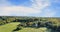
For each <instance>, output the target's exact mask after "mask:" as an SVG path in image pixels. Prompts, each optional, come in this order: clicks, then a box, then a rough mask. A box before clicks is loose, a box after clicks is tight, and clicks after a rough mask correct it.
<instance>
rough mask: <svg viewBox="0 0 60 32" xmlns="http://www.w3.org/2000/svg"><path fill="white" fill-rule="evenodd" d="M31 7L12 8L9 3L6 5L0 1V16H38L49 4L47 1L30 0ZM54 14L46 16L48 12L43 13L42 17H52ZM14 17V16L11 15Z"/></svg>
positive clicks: (4, 1) (4, 0)
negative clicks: (0, 3)
mask: <svg viewBox="0 0 60 32" xmlns="http://www.w3.org/2000/svg"><path fill="white" fill-rule="evenodd" d="M31 1H32V6H31V7H24V6H12V5H10V3H7V1H6V0H3V1H2V4H3V5H1V6H0V10H1V12H0V15H2V16H4V15H7V16H9V15H10V16H11V14H15V15H16V16H21V15H22V16H24V15H25V16H28V15H29V14H39V15H40V13H43V12H42V9H44V8H46V7H48V6H49V5H50V2H49V1H48V0H31ZM39 15H37V16H39ZM53 15H54V13H50V15H49V14H48V12H46V13H44V16H53ZM12 16H14V15H12Z"/></svg>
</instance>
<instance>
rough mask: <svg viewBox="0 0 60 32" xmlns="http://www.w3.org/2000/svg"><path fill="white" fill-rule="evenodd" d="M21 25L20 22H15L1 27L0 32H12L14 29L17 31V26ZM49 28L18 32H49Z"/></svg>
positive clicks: (26, 29) (20, 31) (25, 29)
mask: <svg viewBox="0 0 60 32" xmlns="http://www.w3.org/2000/svg"><path fill="white" fill-rule="evenodd" d="M18 24H19V23H18V22H14V23H8V24H5V25H2V26H0V32H12V31H13V30H14V29H16V27H17V25H18ZM47 30H48V29H47V28H44V27H43V28H37V29H36V28H28V27H27V28H23V29H21V30H19V31H16V32H48V31H47Z"/></svg>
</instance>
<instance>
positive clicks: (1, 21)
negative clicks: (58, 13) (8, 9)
mask: <svg viewBox="0 0 60 32" xmlns="http://www.w3.org/2000/svg"><path fill="white" fill-rule="evenodd" d="M11 23H12V24H11ZM14 23H15V24H14ZM4 25H7V26H4ZM9 25H10V26H9ZM11 25H12V26H11ZM14 25H15V26H14ZM13 26H14V27H15V28H14V27H13ZM4 27H6V28H7V29H6V28H4ZM8 27H9V29H8ZM11 27H12V28H14V29H12V28H11ZM4 29H6V32H14V31H18V32H22V31H23V32H25V31H26V32H29V31H30V29H32V30H31V31H30V32H60V17H27V16H0V32H5V30H4ZM24 29H25V30H24ZM36 29H38V30H36ZM43 29H45V30H43ZM7 30H8V31H7ZM34 30H36V31H34Z"/></svg>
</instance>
